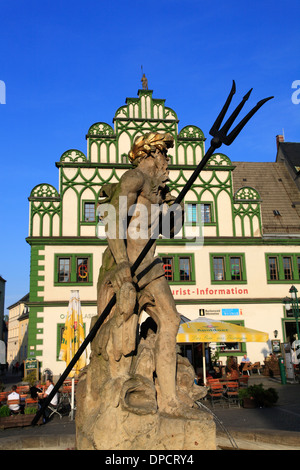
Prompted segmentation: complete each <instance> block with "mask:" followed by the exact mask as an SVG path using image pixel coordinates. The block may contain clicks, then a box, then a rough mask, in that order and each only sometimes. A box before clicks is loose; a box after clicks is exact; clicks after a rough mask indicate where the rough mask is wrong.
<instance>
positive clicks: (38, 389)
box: [30, 380, 43, 399]
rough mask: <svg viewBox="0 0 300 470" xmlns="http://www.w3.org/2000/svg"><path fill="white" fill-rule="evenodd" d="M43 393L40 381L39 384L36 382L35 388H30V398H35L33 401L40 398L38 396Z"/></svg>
mask: <svg viewBox="0 0 300 470" xmlns="http://www.w3.org/2000/svg"><path fill="white" fill-rule="evenodd" d="M42 391H43V389H42V386H41V382H40V381H39V380H38V381H37V382H35V384H34V385H33V387H30V396H31V398H33V399H36V398H38V394H39V393H41V392H42Z"/></svg>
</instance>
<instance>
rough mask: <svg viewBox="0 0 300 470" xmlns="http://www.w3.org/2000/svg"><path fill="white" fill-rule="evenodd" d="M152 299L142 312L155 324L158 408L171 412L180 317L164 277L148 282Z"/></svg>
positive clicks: (175, 403)
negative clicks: (144, 311) (152, 304)
mask: <svg viewBox="0 0 300 470" xmlns="http://www.w3.org/2000/svg"><path fill="white" fill-rule="evenodd" d="M145 290H147V291H148V292H149V293H150V294H151V295H152V296H153V298H154V299H155V305H154V306H147V307H146V309H145V310H146V312H147V313H148V314H149V315H150V316H151V317H152V318H153V320H154V321H155V322H156V324H157V340H156V346H155V366H156V374H157V378H158V383H159V389H160V400H159V401H160V402H159V408H160V410H161V411H166V412H171V411H172V409H174V408H176V407H177V405H178V399H177V396H176V336H177V332H178V327H179V324H180V315H179V313H178V312H177V310H176V306H175V302H174V298H173V296H172V293H171V290H170V287H169V285H168V282H167V280H166V279H165V277H160V278H158V279H156V280H154V281H152V282H151V283H150V284H149V285H148V286H147V287H146V288H145Z"/></svg>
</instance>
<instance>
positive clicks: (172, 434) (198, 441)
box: [76, 407, 216, 451]
mask: <svg viewBox="0 0 300 470" xmlns="http://www.w3.org/2000/svg"><path fill="white" fill-rule="evenodd" d="M194 413H195V418H194V419H189V418H181V417H172V416H164V415H160V414H159V413H158V412H157V413H155V414H147V415H137V414H135V413H130V412H127V411H124V410H122V409H121V408H120V407H117V408H114V409H112V408H109V409H107V410H106V411H105V413H103V414H99V415H98V416H97V417H95V420H94V423H93V424H92V423H91V424H92V426H90V427H87V426H84V427H82V426H76V448H77V450H116V451H117V450H215V449H216V430H215V423H214V421H213V419H212V417H211V415H209V414H208V413H206V412H202V411H198V410H195V411H194ZM76 424H77V423H76Z"/></svg>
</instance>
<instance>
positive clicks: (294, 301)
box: [283, 286, 300, 340]
mask: <svg viewBox="0 0 300 470" xmlns="http://www.w3.org/2000/svg"><path fill="white" fill-rule="evenodd" d="M297 292H298V290H297V289H296V287H295V286H292V287H291V288H290V290H289V293H290V294H291V298H289V297H286V298H285V299H284V300H283V303H284V305H285V309H286V311H288V310H291V309H292V312H293V315H294V317H295V320H296V330H297V339H298V340H299V339H300V333H299V323H298V318H299V303H298V297H297Z"/></svg>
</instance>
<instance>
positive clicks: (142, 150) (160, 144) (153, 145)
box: [128, 132, 174, 163]
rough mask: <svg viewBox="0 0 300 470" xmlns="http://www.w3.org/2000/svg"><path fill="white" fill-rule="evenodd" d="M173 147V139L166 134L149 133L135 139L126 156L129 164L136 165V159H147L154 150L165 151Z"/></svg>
mask: <svg viewBox="0 0 300 470" xmlns="http://www.w3.org/2000/svg"><path fill="white" fill-rule="evenodd" d="M173 145H174V138H173V137H172V136H171V134H169V133H168V132H165V133H163V134H160V133H158V132H149V133H148V134H145V135H142V136H140V137H137V138H136V139H135V141H134V143H133V146H132V148H131V150H130V152H129V154H128V158H129V160H130V161H131V163H136V162H137V160H138V159H140V158H145V157H149V155H150V154H151V153H152V152H155V150H156V149H159V150H167V149H169V148H171V147H173Z"/></svg>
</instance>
